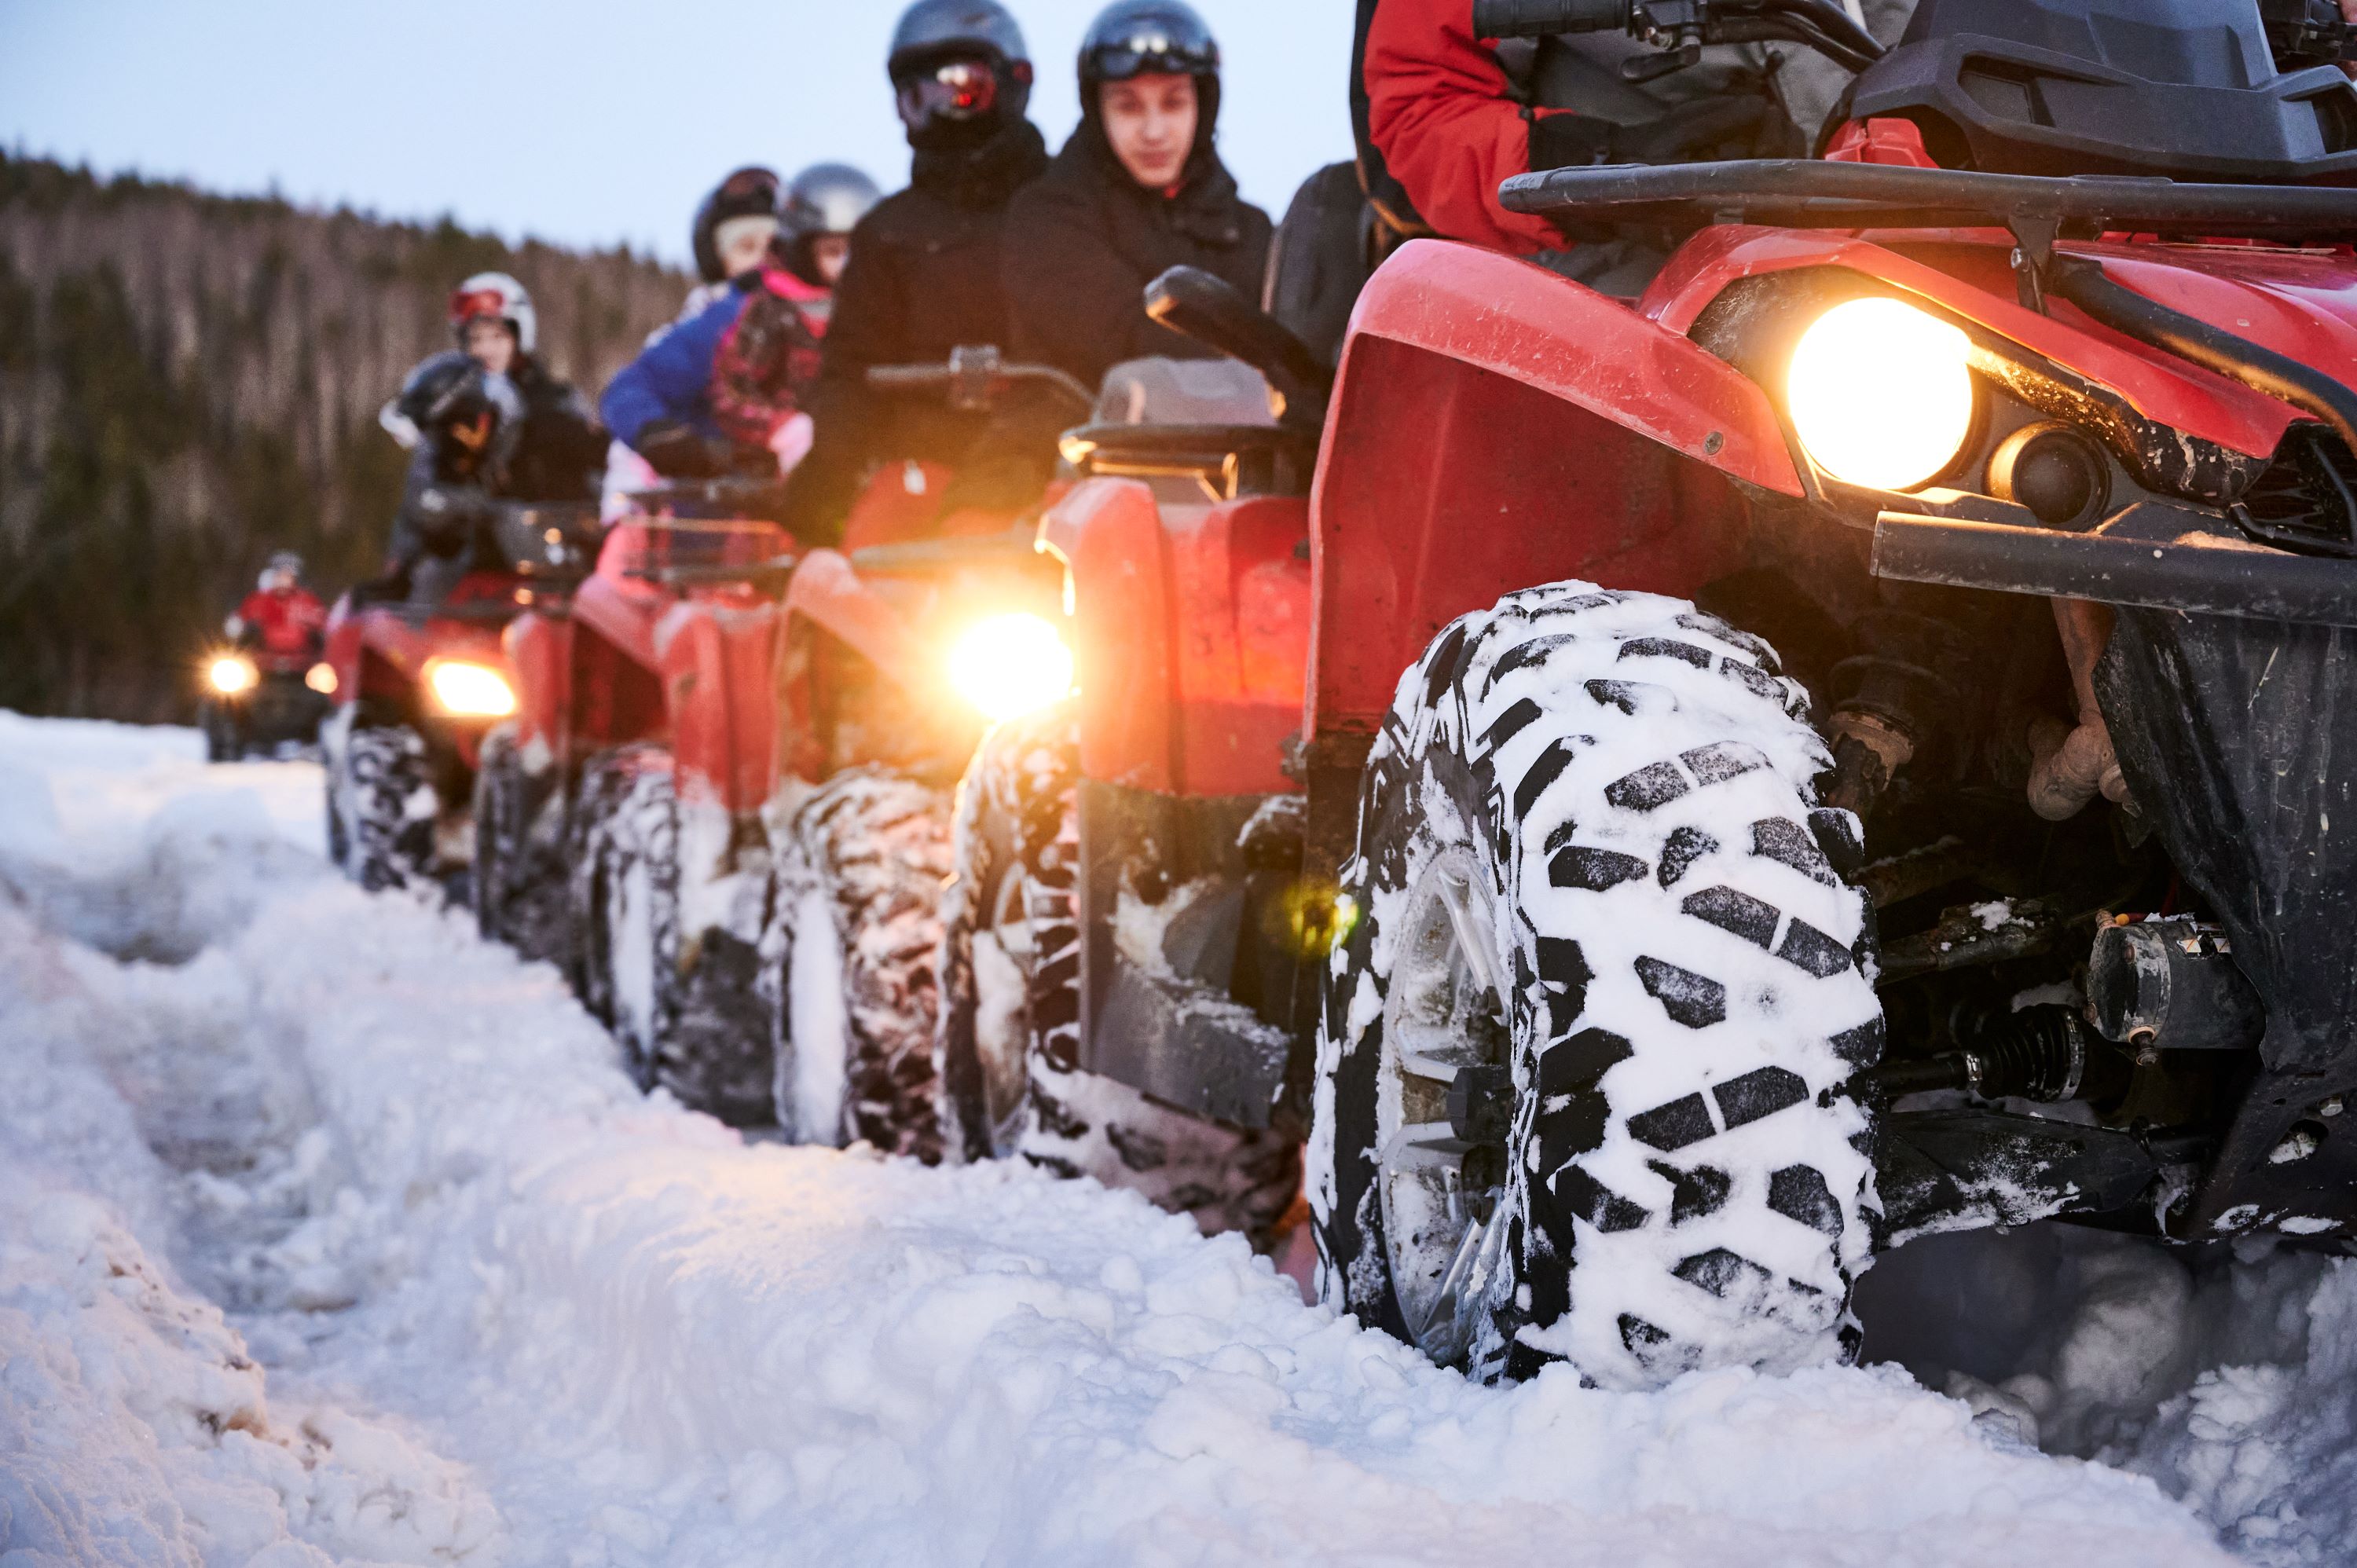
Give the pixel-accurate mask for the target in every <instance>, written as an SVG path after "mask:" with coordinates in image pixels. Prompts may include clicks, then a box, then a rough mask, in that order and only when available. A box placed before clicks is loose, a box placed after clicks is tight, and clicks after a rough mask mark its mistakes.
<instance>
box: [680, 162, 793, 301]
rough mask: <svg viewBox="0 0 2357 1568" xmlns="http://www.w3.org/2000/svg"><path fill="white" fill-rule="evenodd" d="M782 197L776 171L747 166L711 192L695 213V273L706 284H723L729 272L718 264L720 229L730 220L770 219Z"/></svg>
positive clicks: (755, 165)
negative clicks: (700, 275)
mask: <svg viewBox="0 0 2357 1568" xmlns="http://www.w3.org/2000/svg"><path fill="white" fill-rule="evenodd" d="M780 194H781V188H780V183H779V180H778V177H777V174H776V171H774V170H771V169H765V168H763V167H761V166H759V164H748V165H747V166H745V167H743V168H740V169H738V170H737V171H736V172H735V173H733V174H731V175H730V176H729V177H727V178H726V179H724V180H722V181H721V182H720V183H719V184H718V185H716V186H714V187H713V188H712V194H711V195H709V196H706V197H705V199H704V204H703V205H702V206H701V207H698V208H697V209H695V228H694V245H695V270H696V272H697V273H699V274H702V276H703V278H704V281H705V283H724V282H726V280H727V276H728V269H727V268H726V267H725V266H723V265H722V264H721V262H720V238H719V235H720V226H721V225H722V224H723V223H726V222H727V221H728V220H730V219H731V218H770V217H774V216H775V215H776V214H777V211H778V202H779V200H780Z"/></svg>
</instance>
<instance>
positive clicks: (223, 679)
mask: <svg viewBox="0 0 2357 1568" xmlns="http://www.w3.org/2000/svg"><path fill="white" fill-rule="evenodd" d="M261 679H262V674H261V671H257V670H256V669H254V667H253V660H251V659H248V658H247V657H246V656H245V655H244V654H242V653H224V654H222V655H221V657H220V658H218V659H216V660H213V661H212V662H211V663H210V664H208V665H206V666H205V683H206V684H207V685H209V686H210V687H211V688H212V689H213V690H214V691H215V692H217V693H220V694H221V695H222V696H224V697H242V696H243V695H244V694H245V693H248V692H251V691H253V688H254V686H255V685H256V684H257V683H258V682H260V681H261Z"/></svg>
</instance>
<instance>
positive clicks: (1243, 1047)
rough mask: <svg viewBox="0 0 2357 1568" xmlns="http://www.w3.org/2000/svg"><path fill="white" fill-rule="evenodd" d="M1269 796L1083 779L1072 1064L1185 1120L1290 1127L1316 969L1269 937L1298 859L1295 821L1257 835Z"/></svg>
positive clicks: (1299, 1099)
mask: <svg viewBox="0 0 2357 1568" xmlns="http://www.w3.org/2000/svg"><path fill="white" fill-rule="evenodd" d="M1270 799H1271V798H1270V797H1265V796H1247V795H1236V796H1211V797H1186V796H1176V795H1165V794H1160V793H1157V792H1155V791H1151V790H1144V789H1125V788H1123V787H1121V786H1118V785H1112V784H1104V783H1100V782H1097V781H1095V780H1083V781H1082V784H1081V789H1080V818H1081V821H1080V827H1081V865H1082V879H1081V883H1082V895H1081V899H1082V907H1081V920H1082V930H1083V932H1084V933H1085V936H1084V938H1083V940H1082V950H1081V952H1082V957H1081V1047H1080V1053H1079V1056H1080V1060H1079V1065H1080V1067H1081V1068H1082V1069H1083V1070H1085V1071H1088V1072H1092V1073H1096V1074H1099V1075H1101V1076H1103V1077H1105V1078H1110V1079H1114V1080H1116V1081H1118V1082H1121V1083H1125V1084H1127V1085H1128V1086H1129V1087H1131V1088H1132V1089H1135V1090H1137V1091H1138V1092H1140V1093H1141V1094H1146V1095H1149V1096H1151V1097H1152V1098H1154V1099H1156V1100H1157V1101H1162V1102H1163V1103H1165V1104H1167V1105H1171V1106H1175V1107H1177V1108H1178V1109H1179V1110H1181V1111H1186V1112H1192V1113H1193V1114H1195V1115H1198V1116H1205V1117H1209V1118H1211V1119H1212V1120H1214V1121H1217V1122H1226V1123H1228V1124H1229V1125H1231V1126H1235V1127H1243V1128H1251V1129H1259V1128H1266V1127H1280V1128H1286V1129H1288V1130H1290V1131H1293V1132H1296V1133H1298V1132H1300V1131H1302V1130H1303V1128H1304V1127H1305V1126H1306V1119H1307V1109H1308V1072H1309V1065H1310V1054H1309V1052H1308V1050H1306V1049H1304V1048H1302V1045H1301V1042H1303V1041H1305V1040H1307V1039H1308V1037H1309V1030H1308V1027H1307V1024H1308V1023H1312V1022H1314V1020H1315V1017H1316V1015H1315V1013H1314V1011H1312V1009H1314V1007H1315V1005H1316V1002H1315V998H1316V995H1317V985H1316V973H1315V966H1314V965H1311V964H1308V963H1305V962H1302V961H1300V960H1299V959H1298V958H1297V957H1296V956H1295V955H1294V954H1292V953H1290V952H1288V951H1286V949H1285V946H1284V944H1283V943H1282V942H1280V941H1278V940H1275V938H1273V937H1272V935H1271V931H1272V929H1273V928H1274V926H1275V922H1274V921H1272V920H1271V919H1270V918H1269V912H1270V910H1271V908H1272V907H1273V906H1274V905H1275V903H1277V902H1278V901H1280V900H1281V899H1282V898H1283V897H1284V896H1285V892H1286V888H1287V887H1288V886H1290V885H1291V884H1292V883H1293V881H1294V880H1295V878H1296V877H1297V875H1298V870H1299V860H1300V852H1299V825H1298V823H1299V818H1298V815H1297V814H1295V815H1292V816H1290V817H1288V818H1287V819H1286V824H1285V825H1283V826H1281V827H1278V828H1277V829H1275V831H1274V832H1269V831H1263V828H1262V826H1261V824H1264V823H1265V822H1266V821H1267V820H1268V818H1269V816H1270V813H1269V812H1267V811H1265V807H1266V806H1267V805H1268V803H1269V800H1270ZM1280 799H1282V798H1280ZM1291 799H1294V800H1297V799H1298V797H1293V798H1291ZM1288 834H1289V835H1290V836H1289V841H1288V839H1287V835H1288ZM1248 845H1249V846H1250V847H1249V848H1248Z"/></svg>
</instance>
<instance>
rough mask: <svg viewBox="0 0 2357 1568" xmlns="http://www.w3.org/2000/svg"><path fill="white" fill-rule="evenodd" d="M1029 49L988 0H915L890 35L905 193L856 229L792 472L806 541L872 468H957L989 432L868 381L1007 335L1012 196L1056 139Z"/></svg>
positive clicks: (797, 518) (829, 532)
mask: <svg viewBox="0 0 2357 1568" xmlns="http://www.w3.org/2000/svg"><path fill="white" fill-rule="evenodd" d="M1027 56H1028V51H1027V50H1026V48H1025V47H1024V43H1023V35H1022V32H1021V30H1020V29H1019V28H1018V27H1017V26H1016V24H1015V18H1014V17H1013V16H1009V15H1008V14H1007V13H1006V10H1005V9H1004V8H1003V7H1001V6H999V5H996V4H995V3H994V0H918V3H917V4H916V5H911V6H910V7H909V10H908V12H907V13H906V14H905V15H903V16H901V18H900V23H899V27H898V29H897V30H896V31H895V32H894V35H893V39H892V53H891V57H890V60H889V64H888V70H889V71H890V74H891V78H892V85H893V91H894V94H895V97H896V99H897V102H898V104H899V112H900V118H901V121H902V123H903V124H905V125H906V126H907V127H908V133H909V145H910V146H911V147H912V148H913V149H914V150H915V154H916V156H915V160H914V163H913V166H912V169H911V172H910V176H909V188H908V189H906V190H903V191H901V192H899V194H897V195H894V196H890V197H887V198H886V199H884V200H883V201H881V202H879V203H878V204H877V207H876V208H875V209H874V210H873V211H871V212H869V213H868V214H867V216H866V218H865V219H863V220H861V221H860V224H859V227H858V228H857V229H856V230H855V231H853V233H852V240H851V265H850V266H849V268H848V269H846V270H845V273H844V274H843V281H842V283H841V284H840V285H838V287H837V289H836V291H835V296H834V319H833V321H832V323H831V324H830V325H829V327H828V328H827V336H826V349H825V360H824V364H823V368H822V369H821V371H820V373H819V382H818V385H817V387H816V388H815V389H814V391H813V394H812V400H811V402H812V406H811V413H812V415H813V419H814V420H815V422H816V426H817V433H816V443H815V445H814V446H813V448H812V451H811V454H810V456H808V457H806V458H804V459H803V461H802V465H801V467H798V468H797V469H796V470H795V472H794V478H793V486H792V492H791V497H792V499H791V512H792V518H793V522H794V527H795V532H797V533H798V534H799V535H801V536H802V537H803V538H805V539H811V540H826V539H831V538H834V537H838V536H839V535H840V532H841V530H842V526H843V519H844V514H845V511H846V510H848V509H849V508H850V506H851V503H852V501H853V500H854V499H855V498H856V493H857V489H858V487H859V485H860V482H861V481H862V479H863V478H865V476H866V473H867V472H868V471H869V470H870V469H871V468H872V467H875V466H876V465H877V464H878V463H882V462H888V461H898V460H900V459H903V458H920V459H928V460H931V461H934V462H939V463H943V464H946V465H948V466H950V467H962V466H963V465H964V464H965V463H966V462H967V460H968V458H969V457H970V456H971V455H972V451H973V448H974V444H975V442H976V441H977V440H978V439H979V438H980V437H981V436H982V435H983V434H984V432H985V429H986V428H987V417H986V416H985V415H983V414H978V413H961V412H958V411H955V410H952V409H951V408H949V407H948V406H947V405H946V404H945V403H942V402H940V401H937V400H931V399H926V398H922V397H914V396H911V397H888V396H878V395H877V394H876V393H875V392H872V391H871V390H870V389H869V387H868V386H867V382H866V375H867V371H868V370H869V369H870V368H871V367H873V366H877V365H917V364H934V365H939V364H946V363H947V362H948V360H949V358H950V351H951V350H952V349H957V348H960V347H964V346H969V345H982V344H990V345H1003V344H1004V343H1005V342H1006V295H1005V292H1004V291H1003V289H1002V288H1001V286H1000V282H999V264H998V257H999V245H1000V237H1001V234H1002V232H1003V231H1004V230H1005V227H1006V216H1007V204H1008V202H1009V200H1010V199H1012V198H1013V197H1014V195H1015V193H1016V192H1017V191H1018V190H1020V189H1021V188H1023V187H1024V186H1026V185H1028V184H1029V183H1030V182H1031V181H1032V180H1034V179H1036V178H1038V177H1039V174H1040V172H1041V171H1042V170H1043V169H1045V168H1046V167H1047V166H1048V150H1047V144H1046V143H1045V142H1044V141H1043V140H1042V139H1041V137H1040V135H1039V131H1038V130H1037V129H1035V128H1034V127H1033V126H1032V124H1031V123H1030V122H1029V121H1028V120H1027V119H1025V118H1024V109H1025V106H1026V105H1027V104H1028V102H1029V100H1030V93H1031V62H1030V60H1029V59H1028V58H1027Z"/></svg>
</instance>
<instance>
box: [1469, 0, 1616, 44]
mask: <svg viewBox="0 0 2357 1568" xmlns="http://www.w3.org/2000/svg"><path fill="white" fill-rule="evenodd" d="M1630 5H1631V0H1473V36H1474V37H1475V38H1548V37H1551V36H1553V35H1554V34H1556V33H1605V32H1615V31H1618V30H1619V29H1620V28H1622V27H1627V26H1628V25H1629V6H1630Z"/></svg>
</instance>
